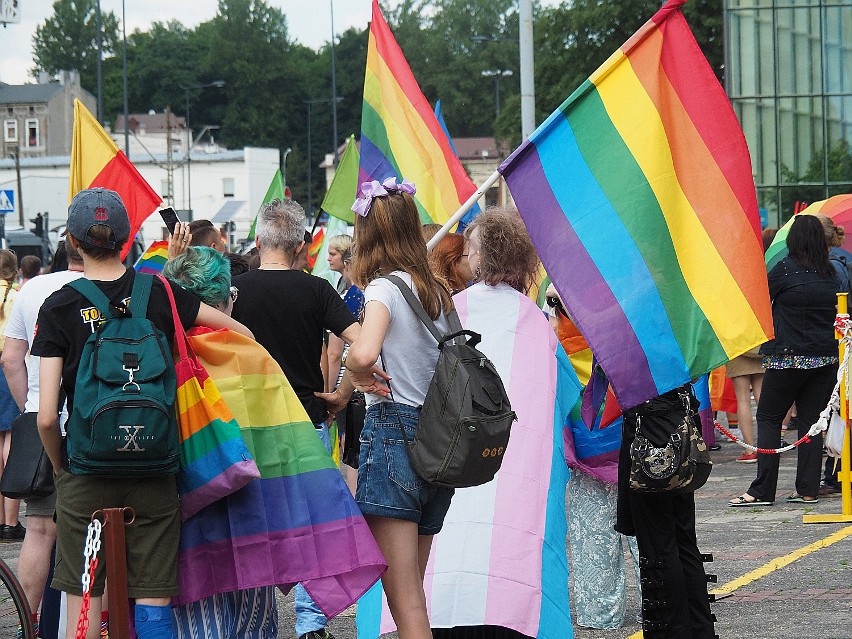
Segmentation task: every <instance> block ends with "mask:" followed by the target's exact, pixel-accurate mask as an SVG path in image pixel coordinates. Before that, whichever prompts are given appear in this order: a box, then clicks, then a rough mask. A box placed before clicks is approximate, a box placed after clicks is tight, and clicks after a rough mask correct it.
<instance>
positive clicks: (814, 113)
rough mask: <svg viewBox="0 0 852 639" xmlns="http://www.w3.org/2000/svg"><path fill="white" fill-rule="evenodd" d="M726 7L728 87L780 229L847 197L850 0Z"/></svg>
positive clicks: (766, 205) (763, 0)
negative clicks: (807, 207) (814, 206)
mask: <svg viewBox="0 0 852 639" xmlns="http://www.w3.org/2000/svg"><path fill="white" fill-rule="evenodd" d="M723 2H724V16H725V58H726V60H725V63H726V74H725V77H726V85H727V86H726V89H727V92H728V96H729V97H730V99H731V103H732V104H733V107H734V111H735V112H736V114H737V117H739V119H740V123H741V124H742V127H743V130H744V131H745V135H746V139H747V140H748V145H749V149H750V150H751V160H752V167H753V171H754V181H755V185H756V186H757V199H758V203H759V205H760V207H761V208H763V209H766V210H767V212H768V222H769V226H776V227H777V226H780V225H781V224H782V223H783V222H784V221H785V220H787V219H788V218H789V217H790V216H791V215H792V214H793V212H794V210H795V209H796V207H797V206H801V205H802V204H804V203H811V202H815V201H817V200H822V199H825V198H827V197H829V196H832V195H837V194H838V193H852V155H851V154H850V143H852V0H774V1H773V0H723ZM850 231H852V229H850Z"/></svg>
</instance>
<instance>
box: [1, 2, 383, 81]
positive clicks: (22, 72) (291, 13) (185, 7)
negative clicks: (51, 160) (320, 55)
mask: <svg viewBox="0 0 852 639" xmlns="http://www.w3.org/2000/svg"><path fill="white" fill-rule="evenodd" d="M53 1H54V0H18V6H19V9H20V14H21V22H20V23H19V24H9V25H6V28H3V27H0V81H3V82H5V83H7V84H23V83H25V82H32V81H33V80H32V78H30V77H29V75H28V74H29V70H30V69H32V67H33V60H32V55H31V49H32V41H33V34H34V33H35V30H36V27H37V26H38V25H40V24H42V23H43V22H44V21H45V20H46V19H47V18H48V17H50V16H51V15H52V13H53ZM267 1H268V3H269V4H270V5H271V6H274V7H278V8H280V9H281V10H282V11H283V12H284V14H285V15H286V16H287V24H288V27H289V30H290V36H291V37H292V38H294V39H296V40H298V41H299V42H301V43H302V44H304V45H306V46H309V47H311V48H312V49H318V48H319V47H321V46H322V45H323V43H325V42H328V41H329V40H331V10H330V2H329V1H322V0H319V1H313V2H308V1H306V0H267ZM391 4H393V5H395V4H396V2H392V3H391ZM370 5H371V0H334V31H335V33H342V32H343V31H346V29H348V28H349V27H361V28H365V27H366V26H367V23H368V22H369V19H370ZM217 6H218V2H217V0H182V1H181V0H177V1H176V0H126V5H125V9H126V11H127V33H128V34H130V33H132V32H133V31H134V30H135V29H141V30H143V31H145V30H147V29H148V26H149V25H150V24H151V23H152V22H167V21H169V20H173V19H174V20H179V21H180V22H182V23H183V24H184V25H185V26H187V27H194V26H196V25H197V24H199V23H201V22H205V21H207V20H210V19H211V18H212V17H213V16H214V15H216V7H217ZM101 10H102V11H112V12H113V13H115V15H116V16H117V17H118V19H119V22H120V21H121V0H101Z"/></svg>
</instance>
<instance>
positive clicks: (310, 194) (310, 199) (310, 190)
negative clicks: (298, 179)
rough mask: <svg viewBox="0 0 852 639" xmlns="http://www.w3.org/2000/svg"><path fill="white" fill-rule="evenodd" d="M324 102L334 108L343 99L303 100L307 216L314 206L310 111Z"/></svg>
mask: <svg viewBox="0 0 852 639" xmlns="http://www.w3.org/2000/svg"><path fill="white" fill-rule="evenodd" d="M325 102H331V103H333V104H334V105H335V106H336V105H337V103H338V102H343V98H342V97H335V98H334V99H329V98H319V99H315V100H305V104H306V105H307V106H308V208H307V209H306V210H307V212H308V215H310V214H311V211H312V210H313V207H314V205H313V192H314V189H313V184H312V183H311V181H312V179H313V167H312V166H311V164H312V163H313V160H312V158H311V155H312V153H311V114H312V111H313V106H314V105H315V104H323V103H325ZM336 155H337V149H335V156H336ZM317 217H319V216H317Z"/></svg>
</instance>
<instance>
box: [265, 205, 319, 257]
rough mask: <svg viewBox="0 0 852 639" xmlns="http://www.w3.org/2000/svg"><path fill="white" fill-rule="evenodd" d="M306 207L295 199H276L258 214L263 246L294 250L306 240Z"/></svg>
mask: <svg viewBox="0 0 852 639" xmlns="http://www.w3.org/2000/svg"><path fill="white" fill-rule="evenodd" d="M306 220H307V218H306V217H305V209H303V208H302V205H301V204H299V203H298V202H295V201H294V200H281V199H277V198H276V199H274V200H272V201H271V202H269V203H268V204H264V205H263V207H261V209H260V213H259V214H258V216H257V229H256V231H255V233H256V235H257V239H259V240H260V243H261V248H266V249H273V250H283V251H292V250H294V249H295V248H296V247H297V246H298V245H299V243H300V242H303V241H304V240H305V224H306Z"/></svg>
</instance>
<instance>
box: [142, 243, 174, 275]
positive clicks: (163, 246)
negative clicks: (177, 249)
mask: <svg viewBox="0 0 852 639" xmlns="http://www.w3.org/2000/svg"><path fill="white" fill-rule="evenodd" d="M168 261H169V241H168V240H156V241H154V242H151V246H149V247H148V248H147V249H145V252H144V253H142V255H140V256H139V259H138V260H136V264H134V265H133V268H135V269H136V270H137V271H138V272H139V273H151V274H152V275H156V274H157V273H162V272H163V269H164V268H165V267H166V262H168Z"/></svg>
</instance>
